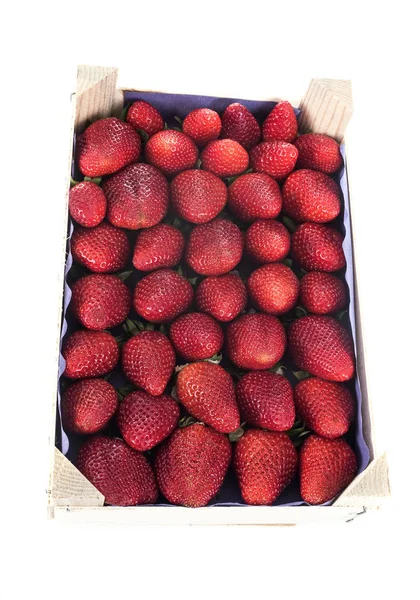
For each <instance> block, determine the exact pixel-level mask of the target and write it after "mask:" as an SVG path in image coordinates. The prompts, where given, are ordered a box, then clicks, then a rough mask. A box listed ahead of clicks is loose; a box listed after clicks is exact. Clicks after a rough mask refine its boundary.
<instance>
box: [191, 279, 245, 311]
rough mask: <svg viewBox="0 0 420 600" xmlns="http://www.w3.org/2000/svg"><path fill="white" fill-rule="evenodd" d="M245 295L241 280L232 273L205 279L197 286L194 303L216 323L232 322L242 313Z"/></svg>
mask: <svg viewBox="0 0 420 600" xmlns="http://www.w3.org/2000/svg"><path fill="white" fill-rule="evenodd" d="M246 300H247V294H246V288H245V286H244V284H243V282H242V279H241V278H240V277H239V276H238V275H235V274H233V273H228V274H227V275H221V276H220V277H206V278H205V279H203V281H201V283H200V284H199V285H198V288H197V292H196V296H195V301H196V304H197V308H198V310H201V311H202V312H205V313H207V314H209V315H211V316H212V317H214V318H215V319H217V320H218V321H223V322H226V321H232V319H234V318H235V317H237V316H238V315H239V313H241V312H242V311H243V309H244V308H245V305H246Z"/></svg>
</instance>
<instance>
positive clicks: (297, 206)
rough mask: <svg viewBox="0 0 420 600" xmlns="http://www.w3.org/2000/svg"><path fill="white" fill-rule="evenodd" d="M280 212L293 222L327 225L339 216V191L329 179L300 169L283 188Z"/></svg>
mask: <svg viewBox="0 0 420 600" xmlns="http://www.w3.org/2000/svg"><path fill="white" fill-rule="evenodd" d="M282 193H283V212H284V213H286V215H289V217H292V219H296V221H313V222H315V223H327V222H328V221H332V220H333V219H335V218H336V217H337V216H338V215H339V214H340V209H341V200H340V188H339V187H338V185H337V184H336V183H335V181H334V180H333V179H331V177H328V175H325V174H324V173H319V172H318V171H312V170H310V169H301V170H300V171H295V172H294V173H291V174H290V175H289V177H288V178H287V179H286V181H285V183H284V185H283V190H282Z"/></svg>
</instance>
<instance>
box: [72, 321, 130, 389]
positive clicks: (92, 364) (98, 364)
mask: <svg viewBox="0 0 420 600" xmlns="http://www.w3.org/2000/svg"><path fill="white" fill-rule="evenodd" d="M119 354H120V352H119V349H118V344H117V342H116V340H115V338H114V337H113V336H112V335H111V334H110V333H108V331H85V330H84V329H81V330H80V331H75V332H74V333H72V334H71V335H70V336H69V337H68V338H67V340H66V341H65V342H64V344H63V349H62V355H63V358H64V359H65V361H66V369H65V371H64V375H65V377H69V378H70V379H80V378H82V377H99V375H105V373H109V371H112V369H113V368H114V367H116V366H117V363H118V358H119Z"/></svg>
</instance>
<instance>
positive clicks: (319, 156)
mask: <svg viewBox="0 0 420 600" xmlns="http://www.w3.org/2000/svg"><path fill="white" fill-rule="evenodd" d="M295 146H296V148H297V149H298V151H299V158H298V162H297V167H298V169H314V170H315V171H322V172H323V173H335V172H336V171H338V169H339V168H340V167H341V165H342V164H343V159H342V156H341V153H340V146H339V145H338V144H337V142H336V141H335V140H334V139H333V138H331V137H329V136H328V135H324V134H323V133H305V134H304V135H301V136H299V137H298V138H297V140H296V141H295Z"/></svg>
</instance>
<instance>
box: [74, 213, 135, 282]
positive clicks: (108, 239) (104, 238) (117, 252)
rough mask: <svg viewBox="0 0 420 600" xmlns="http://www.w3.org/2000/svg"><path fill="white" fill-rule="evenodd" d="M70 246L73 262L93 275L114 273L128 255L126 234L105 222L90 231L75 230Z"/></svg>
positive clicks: (126, 259) (128, 247)
mask: <svg viewBox="0 0 420 600" xmlns="http://www.w3.org/2000/svg"><path fill="white" fill-rule="evenodd" d="M70 245H71V252H72V255H73V258H74V260H75V261H76V262H78V263H80V264H81V265H83V266H84V267H87V268H88V269H89V270H90V271H93V272H94V273H115V271H119V270H120V269H122V268H123V267H124V266H125V264H126V263H127V261H128V257H129V255H130V245H129V243H128V237H127V234H126V232H125V231H123V230H122V229H119V228H117V227H113V225H110V224H109V223H107V222H106V221H104V222H103V223H101V224H100V225H98V226H97V227H92V228H91V229H84V228H82V229H77V230H76V231H75V232H74V233H73V235H72V237H71V240H70Z"/></svg>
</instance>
